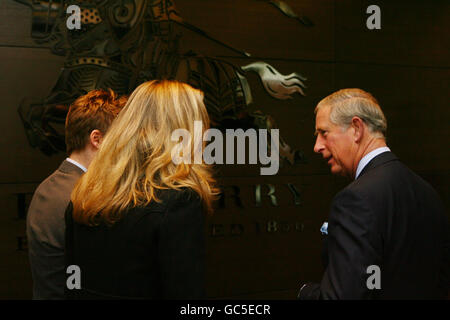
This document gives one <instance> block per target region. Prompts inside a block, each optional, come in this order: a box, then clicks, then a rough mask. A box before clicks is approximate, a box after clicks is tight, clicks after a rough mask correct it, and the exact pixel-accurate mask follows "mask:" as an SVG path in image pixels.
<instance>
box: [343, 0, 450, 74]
mask: <svg viewBox="0 0 450 320" xmlns="http://www.w3.org/2000/svg"><path fill="white" fill-rule="evenodd" d="M372 4H376V5H378V6H379V7H380V9H381V29H380V30H369V29H367V27H366V20H367V18H368V17H369V14H367V13H366V9H367V7H368V6H369V5H372ZM449 16H450V3H449V2H448V1H446V0H433V1H422V0H396V1H388V0H384V1H369V0H361V1H353V0H339V1H336V60H337V61H345V62H370V63H381V64H389V65H393V64H400V65H416V66H417V65H421V66H440V67H449V66H450V59H449V58H448V57H449V56H450V38H449V36H448V35H449V33H450V19H449V18H448V17H449Z"/></svg>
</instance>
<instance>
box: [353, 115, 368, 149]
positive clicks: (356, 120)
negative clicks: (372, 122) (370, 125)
mask: <svg viewBox="0 0 450 320" xmlns="http://www.w3.org/2000/svg"><path fill="white" fill-rule="evenodd" d="M352 127H353V129H354V132H355V133H354V136H353V138H354V141H355V142H357V143H358V142H361V140H362V138H363V137H364V133H365V130H366V127H365V123H364V121H363V120H362V119H361V118H360V117H356V116H355V117H353V118H352Z"/></svg>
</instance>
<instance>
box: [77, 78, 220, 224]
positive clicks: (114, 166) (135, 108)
mask: <svg viewBox="0 0 450 320" xmlns="http://www.w3.org/2000/svg"><path fill="white" fill-rule="evenodd" d="M196 120H197V121H201V122H202V124H203V129H204V130H206V129H208V128H209V117H208V113H207V111H206V108H205V105H204V104H203V93H202V92H201V91H200V90H197V89H194V88H192V87H191V86H189V85H187V84H185V83H181V82H178V81H169V80H154V81H149V82H145V83H143V84H141V85H140V86H139V87H137V88H136V90H134V92H133V93H132V94H131V96H130V98H129V100H128V102H127V104H126V105H125V107H124V108H123V110H122V111H121V112H120V113H119V115H118V117H117V118H116V119H115V121H114V122H113V123H112V125H111V127H110V129H109V130H108V133H107V134H106V135H105V138H104V140H103V142H102V144H101V146H100V148H99V151H98V154H97V155H96V157H95V158H94V160H93V161H92V163H91V164H90V166H89V170H88V171H87V173H86V174H84V175H83V177H82V178H81V179H80V180H79V181H78V183H77V185H76V186H75V189H74V190H73V192H72V195H71V200H72V203H73V218H74V220H75V221H77V222H78V223H82V224H87V225H98V224H99V223H100V222H105V223H106V224H108V225H111V224H113V223H115V222H116V221H118V220H120V219H121V218H122V214H123V212H124V211H125V210H126V209H127V208H129V207H136V206H141V205H148V204H149V203H150V202H152V201H160V199H158V198H157V192H156V191H157V190H161V189H180V188H182V187H187V188H191V189H193V190H194V191H195V192H196V193H197V194H198V195H199V196H200V198H201V199H202V201H203V206H204V208H205V209H206V211H209V212H210V211H212V202H213V200H214V198H215V196H216V195H217V189H216V188H215V187H214V183H215V180H214V179H213V177H212V172H211V168H210V166H208V165H206V164H204V163H203V162H202V163H201V164H196V163H192V164H188V163H180V164H178V165H176V164H175V163H174V162H173V161H172V157H171V151H172V149H173V148H174V146H175V145H176V144H178V142H176V141H172V140H171V135H172V132H173V131H174V130H175V129H186V130H187V131H188V132H189V133H190V135H191V141H193V139H194V138H193V135H194V121H196ZM203 147H204V143H203ZM191 154H194V152H192V153H191Z"/></svg>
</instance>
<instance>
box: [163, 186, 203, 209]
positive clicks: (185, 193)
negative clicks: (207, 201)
mask: <svg viewBox="0 0 450 320" xmlns="http://www.w3.org/2000/svg"><path fill="white" fill-rule="evenodd" d="M157 197H158V198H159V199H160V200H161V202H162V203H164V204H165V205H170V206H173V205H174V204H183V203H187V202H197V201H200V196H199V195H198V194H197V192H195V191H194V190H193V189H191V188H180V189H164V190H160V191H159V193H158V195H157Z"/></svg>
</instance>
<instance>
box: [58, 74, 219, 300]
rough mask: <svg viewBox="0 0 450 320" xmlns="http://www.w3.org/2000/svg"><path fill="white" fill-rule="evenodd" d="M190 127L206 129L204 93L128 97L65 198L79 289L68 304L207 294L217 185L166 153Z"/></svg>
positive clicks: (152, 92) (160, 84)
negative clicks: (208, 239)
mask: <svg viewBox="0 0 450 320" xmlns="http://www.w3.org/2000/svg"><path fill="white" fill-rule="evenodd" d="M194 121H201V122H202V124H203V130H207V129H208V127H209V118H208V114H207V112H206V109H205V106H204V104H203V94H202V92H201V91H199V90H197V89H194V88H192V87H190V86H189V85H187V84H184V83H181V82H177V81H168V80H155V81H150V82H146V83H143V84H141V85H140V86H139V87H138V88H137V89H136V90H135V91H134V92H133V93H132V94H131V96H130V98H129V100H128V102H127V104H126V105H125V107H124V108H123V110H122V111H121V112H120V113H119V115H118V117H117V119H116V120H115V121H114V122H113V124H112V125H111V128H110V129H109V131H108V133H107V134H106V136H105V138H104V141H103V142H102V144H101V147H100V150H99V152H98V154H97V156H96V158H95V159H94V160H93V162H92V163H91V165H90V167H89V170H88V172H87V173H86V174H85V175H84V176H83V177H82V178H81V179H80V180H79V182H78V183H77V185H76V186H75V189H74V191H73V192H72V195H71V203H70V205H69V207H68V209H67V212H66V224H67V225H66V228H67V233H66V234H67V238H66V249H67V251H66V257H67V264H68V265H77V266H78V267H79V268H80V270H81V290H78V289H76V288H75V289H73V290H67V294H68V297H69V298H73V297H78V298H107V299H113V298H155V299H199V298H204V297H205V288H204V271H205V261H204V258H205V251H204V213H205V212H208V211H211V210H212V202H213V199H214V197H215V195H216V189H215V187H214V186H213V184H214V179H213V177H212V174H211V170H210V168H209V167H208V166H207V165H205V164H203V163H202V164H195V163H194V161H191V163H192V164H188V163H180V164H178V165H176V164H175V163H174V162H173V161H172V156H171V153H172V150H173V149H174V147H176V145H177V144H178V143H179V142H178V141H172V139H171V137H172V132H173V131H174V130H176V129H185V130H187V131H188V132H189V133H190V134H191V138H192V140H193V139H194ZM193 148H194V145H193V146H192V150H191V151H192V152H191V154H192V156H194V150H193Z"/></svg>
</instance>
